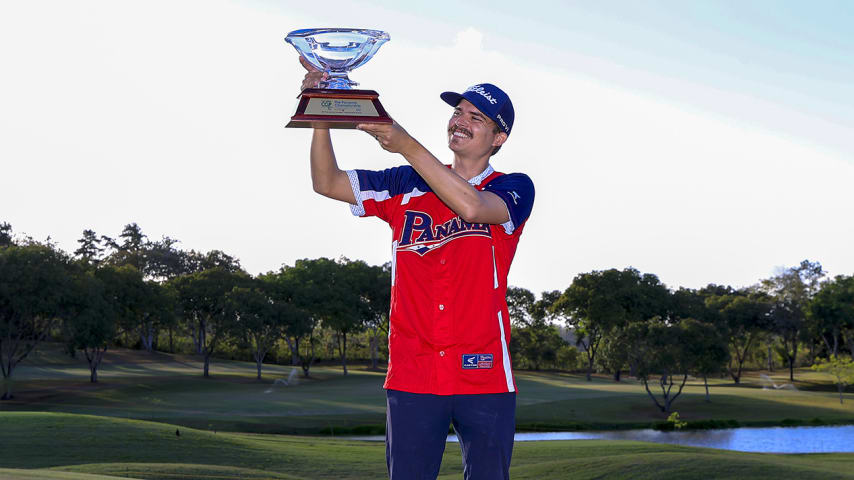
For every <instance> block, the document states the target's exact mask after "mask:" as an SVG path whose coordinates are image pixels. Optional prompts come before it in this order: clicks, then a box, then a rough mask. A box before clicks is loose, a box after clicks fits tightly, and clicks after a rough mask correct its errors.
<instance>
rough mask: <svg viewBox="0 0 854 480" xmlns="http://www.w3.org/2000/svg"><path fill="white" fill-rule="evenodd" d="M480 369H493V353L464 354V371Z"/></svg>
mask: <svg viewBox="0 0 854 480" xmlns="http://www.w3.org/2000/svg"><path fill="white" fill-rule="evenodd" d="M480 368H492V354H491V353H464V354H463V369H464V370H476V369H480Z"/></svg>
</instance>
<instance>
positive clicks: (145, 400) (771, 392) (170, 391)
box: [0, 346, 854, 435]
mask: <svg viewBox="0 0 854 480" xmlns="http://www.w3.org/2000/svg"><path fill="white" fill-rule="evenodd" d="M31 360H32V361H29V362H27V363H24V364H23V365H22V366H21V367H20V368H19V369H18V370H17V371H16V372H15V377H16V378H17V381H16V383H15V386H14V388H15V392H16V393H17V398H16V399H15V400H14V401H12V402H0V412H2V411H42V412H67V413H78V414H91V415H99V416H113V417H120V418H135V419H142V420H151V421H158V422H164V423H169V424H176V425H183V426H186V427H193V428H198V429H202V430H216V431H235V432H237V431H239V432H255V433H286V434H294V433H296V434H318V433H325V434H336V433H337V434H339V435H340V434H341V433H347V432H356V433H381V432H382V429H383V426H384V423H385V395H384V392H383V390H382V382H383V375H384V373H383V372H376V371H368V370H367V369H365V368H363V367H355V368H351V370H350V374H349V375H347V376H344V375H342V373H341V369H340V367H332V366H326V367H314V368H312V378H309V379H304V378H299V384H298V385H296V386H284V385H281V384H275V385H274V381H275V380H276V379H285V378H287V377H288V376H289V374H290V372H291V370H292V369H293V368H294V367H290V366H272V365H265V367H264V379H263V381H262V382H258V381H256V380H255V366H254V364H252V363H246V362H233V361H223V360H215V361H214V363H213V365H212V367H211V372H212V375H213V377H212V378H210V379H205V378H202V377H201V361H200V360H199V359H198V358H197V357H193V356H181V355H167V354H155V355H148V354H145V353H140V352H132V351H126V350H118V351H111V352H108V355H107V357H106V361H107V363H106V364H105V365H104V366H103V367H102V371H101V373H100V375H99V377H100V383H98V384H91V383H89V382H88V370H87V369H86V366H85V363H82V362H81V361H77V362H71V361H70V360H69V359H68V357H67V356H65V355H63V354H61V352H60V351H59V349H58V348H57V347H55V346H53V347H52V348H47V349H44V350H43V352H41V353H40V354H39V355H36V356H34V358H33V359H31ZM772 378H773V381H774V382H775V383H777V384H778V385H779V384H784V383H786V382H787V372H780V373H779V374H778V375H775V376H773V377H772ZM796 378H797V380H798V382H796V387H797V388H798V389H797V390H795V389H785V388H784V389H774V388H770V389H763V388H761V387H762V385H763V384H767V383H768V382H767V381H766V380H764V379H762V378H760V376H759V374H758V373H753V374H749V375H747V376H746V378H745V379H744V381H743V384H742V385H735V384H733V383H732V382H731V381H729V380H721V379H715V380H711V395H712V396H711V402H706V401H705V395H704V389H703V386H702V383H701V382H700V381H698V380H692V381H690V382H689V385H688V386H686V388H685V391H684V392H683V394H682V396H681V397H680V398H679V399H678V400H677V401H676V403H675V404H674V409H675V410H677V411H678V412H679V413H680V416H681V417H682V419H685V420H688V421H695V420H708V419H714V420H736V421H738V422H739V423H740V424H742V425H776V424H780V423H781V422H783V420H786V419H788V420H789V421H788V422H787V423H794V422H802V423H810V422H813V423H820V422H826V423H854V394H852V393H846V394H845V398H846V401H845V403H844V404H842V405H840V403H839V399H838V396H837V393H836V391H835V386H833V385H831V384H830V383H829V380H828V378H827V377H826V376H823V375H821V374H817V373H815V372H812V371H809V370H806V371H799V372H797V376H796ZM516 380H517V384H518V386H519V396H518V410H517V425H518V428H519V429H520V430H557V429H564V430H567V429H590V428H595V429H613V428H637V427H646V426H649V425H650V424H651V423H653V422H659V421H662V420H664V419H665V418H666V415H665V414H663V413H661V412H660V411H658V410H657V409H656V408H655V406H654V405H653V404H652V402H651V401H650V399H649V397H648V396H647V394H646V392H645V391H644V389H643V387H642V386H641V384H639V383H638V382H636V381H635V380H633V379H624V380H623V381H622V382H619V383H616V382H614V381H612V380H611V379H610V378H608V377H595V378H594V380H593V381H592V382H587V381H586V380H585V379H584V376H583V375H577V374H565V373H554V372H526V371H519V372H516ZM354 429H359V430H354Z"/></svg>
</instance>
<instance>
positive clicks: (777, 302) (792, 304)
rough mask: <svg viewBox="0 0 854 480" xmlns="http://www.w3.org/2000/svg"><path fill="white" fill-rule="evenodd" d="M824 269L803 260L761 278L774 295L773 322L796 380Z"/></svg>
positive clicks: (765, 287)
mask: <svg viewBox="0 0 854 480" xmlns="http://www.w3.org/2000/svg"><path fill="white" fill-rule="evenodd" d="M824 275H825V273H824V271H823V270H822V267H821V264H820V263H818V262H810V261H809V260H804V261H803V262H801V263H800V265H798V266H795V267H791V268H787V269H785V270H783V271H782V272H780V273H779V274H777V275H775V276H773V277H771V278H769V279H766V280H764V281H762V288H763V290H764V291H765V292H767V293H768V294H769V295H770V296H771V310H770V326H771V331H772V332H773V333H774V334H775V335H776V337H777V338H778V339H779V342H780V349H779V352H780V353H781V354H782V356H784V357H785V358H786V362H787V363H788V365H789V380H791V381H794V380H795V361H796V360H797V357H798V347H799V345H800V344H801V342H802V341H803V340H804V333H805V332H806V330H807V312H808V310H809V304H810V301H811V299H812V298H813V296H815V294H816V293H817V292H818V290H819V288H820V282H821V279H822V278H823V277H824Z"/></svg>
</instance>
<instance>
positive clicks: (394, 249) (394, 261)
mask: <svg viewBox="0 0 854 480" xmlns="http://www.w3.org/2000/svg"><path fill="white" fill-rule="evenodd" d="M397 243H398V242H397V240H395V241H393V242H391V286H392V287H393V286H394V279H395V274H396V273H397Z"/></svg>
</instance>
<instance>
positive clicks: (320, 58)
mask: <svg viewBox="0 0 854 480" xmlns="http://www.w3.org/2000/svg"><path fill="white" fill-rule="evenodd" d="M390 39H391V38H390V37H389V35H388V33H386V32H381V31H379V30H365V29H361V28H306V29H302V30H294V31H293V32H291V33H289V34H288V36H287V37H285V41H286V42H288V43H290V44H291V45H293V46H294V48H296V49H297V51H298V52H299V54H300V55H302V56H303V58H305V59H306V60H307V61H308V62H309V63H311V64H312V65H314V67H315V68H317V69H318V70H322V71H324V72H327V73H328V74H329V79H328V80H327V81H325V82H321V84H320V87H321V88H329V89H336V90H347V89H350V88H351V87H354V86H356V85H358V83H356V82H354V81H352V80H350V79H349V78H348V77H347V73H348V72H350V70H353V69H354V68H357V67H359V66H361V65H364V64H365V62H367V61H368V60H370V59H371V58H373V56H374V55H375V54H376V53H377V50H379V49H380V47H381V46H382V45H383V44H384V43H385V42H387V41H389V40H390Z"/></svg>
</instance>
